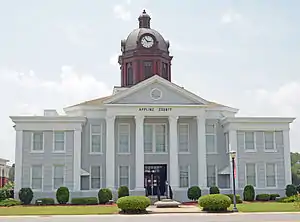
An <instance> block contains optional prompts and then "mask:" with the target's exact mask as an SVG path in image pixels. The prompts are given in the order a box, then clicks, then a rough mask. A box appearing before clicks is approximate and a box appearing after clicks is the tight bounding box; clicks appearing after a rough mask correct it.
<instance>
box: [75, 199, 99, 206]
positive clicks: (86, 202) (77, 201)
mask: <svg viewBox="0 0 300 222" xmlns="http://www.w3.org/2000/svg"><path fill="white" fill-rule="evenodd" d="M71 204H74V205H97V204H98V199H97V197H78V198H72V199H71Z"/></svg>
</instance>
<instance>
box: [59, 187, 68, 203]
mask: <svg viewBox="0 0 300 222" xmlns="http://www.w3.org/2000/svg"><path fill="white" fill-rule="evenodd" d="M69 199H70V192H69V189H68V188H67V187H60V188H58V189H57V191H56V200H57V202H58V203H59V204H66V203H68V202H69Z"/></svg>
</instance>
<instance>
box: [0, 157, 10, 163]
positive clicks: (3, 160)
mask: <svg viewBox="0 0 300 222" xmlns="http://www.w3.org/2000/svg"><path fill="white" fill-rule="evenodd" d="M0 161H2V162H6V163H7V162H10V160H7V159H3V158H0Z"/></svg>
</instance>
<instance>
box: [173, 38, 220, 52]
mask: <svg viewBox="0 0 300 222" xmlns="http://www.w3.org/2000/svg"><path fill="white" fill-rule="evenodd" d="M171 42H172V43H171V44H172V45H171V47H170V50H171V51H173V50H174V51H178V52H187V53H204V54H220V53H223V52H224V50H223V49H222V48H219V47H216V46H209V45H188V44H181V43H179V42H176V41H175V42H174V41H171Z"/></svg>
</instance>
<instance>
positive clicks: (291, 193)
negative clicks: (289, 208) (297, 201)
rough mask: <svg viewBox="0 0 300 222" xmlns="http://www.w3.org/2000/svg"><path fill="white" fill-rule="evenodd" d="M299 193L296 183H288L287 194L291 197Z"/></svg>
mask: <svg viewBox="0 0 300 222" xmlns="http://www.w3.org/2000/svg"><path fill="white" fill-rule="evenodd" d="M296 194H297V187H296V186H295V185H294V184H288V185H287V186H286V187H285V195H286V196H287V197H291V196H294V195H296Z"/></svg>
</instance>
